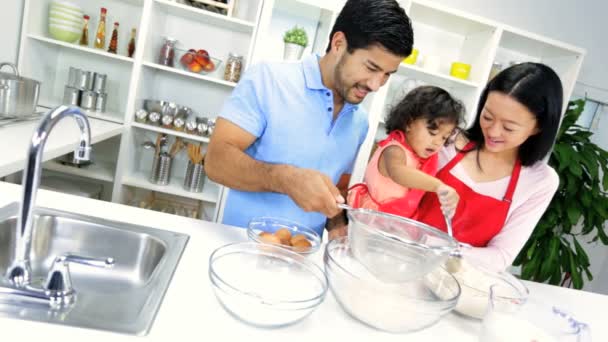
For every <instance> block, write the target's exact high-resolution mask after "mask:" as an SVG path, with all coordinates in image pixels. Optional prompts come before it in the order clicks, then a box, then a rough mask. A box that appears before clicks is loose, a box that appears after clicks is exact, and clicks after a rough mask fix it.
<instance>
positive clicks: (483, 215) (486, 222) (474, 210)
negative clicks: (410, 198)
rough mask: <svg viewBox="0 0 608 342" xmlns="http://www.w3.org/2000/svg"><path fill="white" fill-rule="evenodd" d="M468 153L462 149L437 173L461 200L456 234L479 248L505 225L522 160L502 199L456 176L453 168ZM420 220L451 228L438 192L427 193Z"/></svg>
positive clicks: (422, 203) (463, 240)
mask: <svg viewBox="0 0 608 342" xmlns="http://www.w3.org/2000/svg"><path fill="white" fill-rule="evenodd" d="M473 146H474V145H473V143H469V144H467V146H465V148H464V149H463V150H464V151H469V150H470V149H471V148H472V147H473ZM465 153H466V152H462V151H461V152H459V153H458V154H457V155H456V156H455V157H454V158H453V159H452V160H451V161H450V162H449V163H448V164H447V165H446V166H445V167H444V168H443V169H441V170H440V171H439V172H438V173H437V178H439V179H440V180H441V181H442V182H443V183H445V184H447V185H449V186H451V187H452V188H454V189H455V190H456V191H457V192H458V195H460V201H459V202H458V207H457V208H456V213H455V215H454V218H453V219H452V227H453V230H454V237H455V238H456V239H457V240H458V241H460V242H465V243H468V244H470V245H473V246H475V247H485V246H486V245H487V244H488V242H489V241H490V240H492V238H493V237H494V236H496V234H498V233H499V232H500V231H501V230H502V227H503V226H504V224H505V221H506V219H507V214H508V213H509V207H511V200H512V199H513V193H514V192H515V188H516V186H517V181H518V179H519V172H520V170H521V163H520V161H519V160H518V161H517V162H516V163H515V166H514V167H513V172H512V173H511V180H510V182H509V186H508V187H507V192H506V193H505V196H504V197H503V199H502V200H497V199H495V198H493V197H489V196H485V195H482V194H479V193H477V192H475V191H474V190H473V189H471V188H470V187H468V186H467V185H466V184H464V183H463V182H462V181H460V180H459V179H458V178H456V177H454V176H452V174H451V173H450V170H451V169H452V168H453V167H454V165H456V164H458V162H460V161H461V160H462V158H464V156H465ZM416 219H417V220H418V221H421V222H424V223H426V224H428V225H430V226H432V227H436V228H439V229H441V230H443V231H447V228H446V225H445V219H444V217H443V213H442V212H441V207H440V205H439V200H438V199H437V195H436V194H434V193H427V194H426V195H425V196H424V197H423V198H422V201H421V203H420V207H419V208H418V212H417V213H416Z"/></svg>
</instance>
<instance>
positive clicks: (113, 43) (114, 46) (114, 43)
mask: <svg viewBox="0 0 608 342" xmlns="http://www.w3.org/2000/svg"><path fill="white" fill-rule="evenodd" d="M118 25H120V24H119V23H118V22H115V23H114V30H112V38H110V45H109V46H108V52H109V53H117V52H118Z"/></svg>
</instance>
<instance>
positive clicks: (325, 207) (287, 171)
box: [278, 166, 344, 217]
mask: <svg viewBox="0 0 608 342" xmlns="http://www.w3.org/2000/svg"><path fill="white" fill-rule="evenodd" d="M278 172H281V176H279V177H280V179H281V188H282V191H281V192H283V193H285V194H286V195H287V196H289V197H290V198H291V199H292V200H293V201H294V202H295V203H296V204H297V205H298V206H299V207H300V208H302V209H303V210H304V211H308V212H320V213H323V215H325V216H327V217H334V216H336V215H337V214H338V213H339V212H340V208H338V206H337V203H344V198H343V197H342V195H340V191H339V190H338V188H337V187H336V186H335V185H334V184H333V183H332V181H331V179H329V177H327V176H326V175H324V174H322V173H320V172H318V171H315V170H310V169H302V168H297V167H293V166H286V167H281V168H280V171H278Z"/></svg>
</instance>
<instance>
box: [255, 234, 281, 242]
mask: <svg viewBox="0 0 608 342" xmlns="http://www.w3.org/2000/svg"><path fill="white" fill-rule="evenodd" d="M260 240H262V242H265V243H272V244H275V245H279V244H281V239H279V238H278V237H277V236H275V235H273V234H270V233H262V234H260Z"/></svg>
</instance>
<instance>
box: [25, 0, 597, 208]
mask: <svg viewBox="0 0 608 342" xmlns="http://www.w3.org/2000/svg"><path fill="white" fill-rule="evenodd" d="M72 1H73V2H75V3H78V4H79V5H80V6H81V7H82V8H83V9H84V11H85V13H86V14H89V15H90V16H91V21H90V23H89V29H90V31H89V35H90V39H91V40H92V39H93V38H94V35H95V30H96V28H97V19H98V17H99V10H100V8H101V7H106V8H107V9H108V18H107V22H108V24H107V30H108V32H107V36H108V38H107V39H108V40H109V37H110V35H111V29H112V24H113V22H114V21H119V22H120V35H119V50H118V54H117V55H114V54H110V53H107V52H105V51H102V50H97V49H93V48H89V47H81V46H79V45H77V44H68V43H63V42H59V41H57V40H54V39H52V38H50V36H49V35H48V32H47V29H46V27H47V15H48V6H49V4H50V2H51V0H26V4H25V9H24V14H23V16H24V18H23V24H22V28H23V29H22V35H21V47H20V51H19V64H20V69H21V70H22V73H23V74H24V75H26V76H28V77H32V78H35V79H38V80H40V81H42V91H41V100H40V102H41V104H43V105H46V106H55V105H58V104H59V103H61V100H62V97H63V87H64V85H65V83H66V81H67V77H68V69H69V67H70V66H74V67H78V68H82V69H86V70H92V71H97V72H102V73H106V74H107V75H108V84H107V87H108V104H107V109H108V110H107V112H106V113H95V112H89V113H88V114H89V115H91V116H94V117H100V118H103V119H106V120H111V121H115V122H120V123H122V124H123V125H124V129H123V133H122V135H121V138H120V139H113V140H112V141H111V142H109V143H107V144H106V145H104V147H103V148H102V149H101V151H100V152H101V153H103V154H104V155H109V156H113V157H111V158H110V159H112V158H115V159H114V160H107V158H106V159H104V160H100V162H99V163H98V164H96V166H95V167H90V168H87V169H84V168H83V169H78V170H77V171H75V170H73V169H71V168H68V167H65V166H63V165H59V164H57V163H53V162H51V163H47V164H46V165H45V167H46V168H48V169H52V170H54V171H57V172H64V173H69V174H74V175H78V176H84V177H89V178H92V179H97V180H99V181H104V182H112V184H113V192H112V200H113V201H114V202H121V203H127V204H132V205H137V203H138V200H139V199H140V198H142V197H149V196H150V193H151V192H155V193H158V194H165V195H166V196H169V198H171V196H174V197H173V198H174V199H175V201H177V202H179V201H194V202H195V203H198V206H199V207H200V208H201V210H200V211H199V217H201V218H204V219H209V220H218V219H220V218H221V214H222V211H223V203H224V201H223V199H225V196H224V188H223V187H222V186H219V185H217V184H215V183H213V182H210V181H208V180H207V183H206V184H205V187H204V191H203V192H202V193H189V192H187V191H184V190H182V187H181V183H182V182H183V172H184V170H185V164H186V163H187V157H186V155H185V153H184V152H182V154H181V155H179V156H178V157H177V158H176V160H175V161H174V167H173V179H172V182H171V184H170V185H167V186H156V185H153V184H151V183H150V182H149V181H148V175H149V173H150V169H151V163H152V160H151V159H152V151H150V150H144V149H143V148H142V147H141V144H142V143H143V142H144V141H147V140H151V141H155V140H156V136H157V134H158V133H166V134H169V135H170V136H172V139H174V138H175V137H180V138H184V139H186V140H188V141H192V142H196V143H202V149H203V150H205V148H206V144H207V143H208V138H207V137H200V136H193V135H189V134H186V133H183V132H176V131H173V130H167V129H164V128H161V127H154V126H149V125H146V124H141V123H137V122H134V121H133V119H132V118H133V115H134V112H135V111H136V110H137V109H139V108H141V106H142V101H143V100H144V99H158V100H167V101H174V102H177V103H179V104H181V105H185V106H189V107H191V108H192V109H194V111H195V112H197V113H198V114H199V115H202V116H206V117H209V118H215V117H216V116H217V113H218V112H219V111H220V109H221V107H222V104H223V102H224V101H225V99H226V98H227V97H228V96H229V95H230V93H231V91H232V90H233V88H234V87H235V86H236V84H235V83H233V82H227V81H224V80H223V78H222V75H223V70H224V63H225V61H226V59H227V57H228V53H230V52H236V53H238V54H240V55H242V56H244V60H245V62H244V63H245V68H246V67H247V66H248V65H250V64H252V63H257V62H260V61H278V60H282V58H283V34H284V32H285V31H286V30H288V29H290V28H292V27H293V26H295V25H298V26H300V27H303V28H304V29H305V30H306V32H307V34H308V37H309V46H308V47H307V48H306V50H305V52H304V53H305V54H306V53H311V52H314V53H318V54H321V55H322V54H323V53H324V52H325V49H326V48H327V44H328V41H329V33H330V31H331V28H332V26H333V23H334V21H335V19H336V17H337V15H338V13H339V11H340V9H341V7H342V5H343V3H344V0H325V1H322V0H240V1H236V3H235V4H236V7H235V8H234V13H233V16H231V17H228V16H224V15H220V14H215V13H211V12H208V11H205V10H200V9H196V8H193V7H190V6H187V5H184V4H182V3H180V1H173V0H104V1H101V0H72ZM399 3H400V4H401V5H402V6H403V7H404V9H405V10H406V12H407V13H408V15H409V16H410V18H411V20H412V23H413V28H414V32H415V43H414V47H415V48H417V49H418V50H419V57H418V62H417V63H416V64H414V65H408V64H402V65H401V66H400V67H399V70H398V72H397V74H396V75H394V76H393V77H391V79H390V80H389V82H388V84H387V85H385V86H384V87H382V88H381V89H380V90H379V91H378V92H376V93H374V94H372V95H370V96H368V98H367V99H366V100H365V101H364V103H363V104H362V105H363V107H364V108H365V109H366V110H367V112H368V113H369V120H370V131H369V133H368V136H367V138H366V140H365V142H364V144H363V146H362V147H361V149H360V152H359V155H358V157H357V161H356V163H355V168H354V170H353V177H352V179H351V182H353V183H355V182H360V181H361V180H362V178H363V173H364V170H365V167H366V165H367V161H368V159H369V156H370V152H371V149H372V147H373V145H374V143H375V141H377V140H379V139H381V138H383V137H384V136H385V132H384V124H383V122H384V118H385V116H386V114H387V113H388V111H389V110H390V108H391V105H393V104H394V103H395V102H396V101H398V100H399V99H401V98H402V97H403V95H404V94H405V90H407V89H408V88H410V87H413V86H415V85H418V84H432V85H437V86H441V87H443V88H446V89H447V90H448V91H450V92H451V93H452V94H454V95H455V96H456V97H457V98H459V99H460V100H462V101H463V102H464V104H465V105H466V113H467V114H466V122H467V124H470V123H471V122H473V119H474V117H475V113H476V110H477V105H478V98H479V95H480V94H481V92H482V91H483V88H484V86H485V84H486V82H487V79H488V75H489V73H490V69H491V67H492V64H493V63H494V62H498V63H501V64H502V65H503V66H505V67H506V66H508V65H509V64H510V63H512V62H524V61H536V62H542V63H546V64H548V65H550V66H551V67H553V68H554V69H555V70H556V71H557V73H558V74H559V76H560V78H561V80H562V82H563V85H564V102H565V103H566V101H568V99H569V98H570V95H571V93H572V90H573V87H574V84H575V82H576V78H577V76H578V72H579V69H580V67H581V64H582V61H583V58H584V55H585V51H584V50H583V49H580V48H578V47H575V46H571V45H568V44H564V43H561V42H558V41H556V40H553V39H549V38H545V37H541V36H539V35H536V34H534V33H530V32H526V31H523V30H519V29H517V28H514V27H510V26H507V25H504V24H502V23H499V22H495V21H492V20H488V19H486V18H482V17H479V16H475V15H471V14H469V13H466V12H463V11H460V10H456V9H452V8H449V7H446V6H441V5H437V4H435V3H433V2H432V1H429V0H405V1H399ZM131 28H137V31H138V34H137V44H136V46H137V47H136V53H135V55H134V57H133V58H129V57H126V47H127V43H128V40H129V33H130V30H131ZM164 36H171V37H173V38H176V39H177V40H178V44H177V48H178V49H183V50H187V49H190V48H193V49H206V50H207V51H209V53H210V54H211V56H212V57H216V58H218V59H221V60H222V65H220V66H219V67H218V70H217V71H216V72H214V73H211V74H208V75H203V74H194V73H191V72H189V71H186V70H183V69H181V68H180V67H179V62H178V61H177V60H176V65H177V67H175V68H172V67H167V66H163V65H159V64H158V63H157V57H158V52H159V48H160V45H161V43H162V38H163V37H164ZM42 56H44V57H42ZM426 56H436V58H438V59H439V61H440V67H439V69H438V70H434V71H430V70H427V69H425V68H424V63H423V61H424V58H425V57H426ZM176 58H178V56H176ZM456 61H459V62H465V63H468V64H471V65H472V68H471V73H470V77H469V78H468V79H467V80H461V79H457V78H454V77H452V76H450V75H449V70H450V65H451V63H452V62H456Z"/></svg>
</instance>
